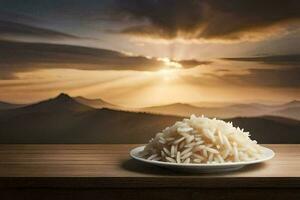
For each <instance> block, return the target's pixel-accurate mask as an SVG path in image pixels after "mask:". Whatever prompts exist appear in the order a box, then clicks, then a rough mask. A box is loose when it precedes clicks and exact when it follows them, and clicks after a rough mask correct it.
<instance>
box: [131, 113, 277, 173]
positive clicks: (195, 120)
mask: <svg viewBox="0 0 300 200" xmlns="http://www.w3.org/2000/svg"><path fill="white" fill-rule="evenodd" d="M130 155H131V157H132V158H133V159H136V160H138V161H142V162H145V163H149V164H154V165H158V166H161V167H167V168H172V169H177V170H183V171H186V170H188V171H190V170H193V171H194V170H196V171H199V172H216V171H232V170H237V169H240V168H242V167H244V166H246V165H250V164H255V163H260V162H264V161H267V160H270V159H272V158H273V157H274V155H275V153H274V152H273V151H272V150H271V149H268V148H266V147H263V146H261V145H259V144H257V141H255V140H251V139H250V134H249V132H246V131H244V130H243V129H241V128H239V127H234V126H233V124H232V122H225V121H223V120H218V119H215V118H214V119H210V118H207V117H204V116H201V117H197V116H195V115H191V117H190V118H186V119H183V120H182V121H178V122H176V123H175V124H174V125H172V126H170V127H166V128H165V129H164V130H162V131H161V132H159V133H157V134H156V136H155V137H154V138H152V139H150V141H149V143H148V144H146V145H144V146H140V147H137V148H134V149H132V150H131V152H130Z"/></svg>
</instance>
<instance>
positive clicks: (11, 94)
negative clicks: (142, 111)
mask: <svg viewBox="0 0 300 200" xmlns="http://www.w3.org/2000/svg"><path fill="white" fill-rule="evenodd" d="M299 10H300V2H299V1H297V0H285V1H282V0H272V1H271V0H264V1H260V0H243V1H240V0H230V1H228V0H186V1H180V0H163V1H161V0H160V1H158V0H89V1H84V0H43V1H39V0H27V1H21V0H0V100H1V101H7V102H13V103H31V102H36V101H40V100H43V99H47V98H50V97H54V96H56V95H58V94H59V93H60V92H65V93H68V94H70V95H71V96H84V97H87V98H102V99H104V100H106V101H109V102H111V103H114V104H118V105H122V106H127V107H145V106H153V105H162V104H170V103H177V102H181V103H197V102H239V103H240V102H263V103H278V102H287V101H291V100H295V99H300V65H299V64H300V34H299V33H300V12H299Z"/></svg>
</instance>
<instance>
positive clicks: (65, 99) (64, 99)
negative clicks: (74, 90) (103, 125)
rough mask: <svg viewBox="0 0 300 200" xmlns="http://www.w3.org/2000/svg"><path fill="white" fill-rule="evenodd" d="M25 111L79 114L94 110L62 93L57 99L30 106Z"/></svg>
mask: <svg viewBox="0 0 300 200" xmlns="http://www.w3.org/2000/svg"><path fill="white" fill-rule="evenodd" d="M23 110H26V111H43V112H78V111H88V110H92V108H91V107H89V106H86V105H83V104H81V103H79V102H77V101H76V100H74V99H73V98H72V97H70V96H69V95H68V94H66V93H60V94H59V95H58V96H56V97H55V98H52V99H48V100H44V101H41V102H39V103H36V104H32V105H29V106H27V107H24V109H23Z"/></svg>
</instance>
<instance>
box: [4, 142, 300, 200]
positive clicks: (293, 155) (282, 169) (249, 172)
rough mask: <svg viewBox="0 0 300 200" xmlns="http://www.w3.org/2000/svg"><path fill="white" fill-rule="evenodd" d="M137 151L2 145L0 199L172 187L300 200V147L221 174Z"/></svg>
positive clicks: (277, 149)
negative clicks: (166, 164)
mask: <svg viewBox="0 0 300 200" xmlns="http://www.w3.org/2000/svg"><path fill="white" fill-rule="evenodd" d="M136 146H139V145H128V144H122V145H120V144H117V145H103V144H101V145H100V144H99V145H97V144H94V145H56V144H55V145H0V194H2V195H6V196H10V195H20V194H21V193H22V192H21V191H23V192H24V194H23V195H26V194H27V192H28V191H30V190H35V191H36V192H41V193H43V191H44V192H49V195H50V196H51V194H55V193H52V192H51V191H52V190H56V189H57V188H60V189H63V190H65V191H74V192H75V191H77V190H78V189H80V190H82V191H86V190H93V189H96V190H97V191H98V192H99V191H102V193H103V194H109V192H108V191H112V190H121V191H123V193H124V194H125V193H128V195H132V193H133V189H134V190H136V189H137V188H141V190H142V191H144V192H145V193H144V194H146V192H147V191H148V192H150V193H151V194H156V193H157V191H162V192H165V193H166V192H167V191H168V190H165V189H164V188H169V191H170V192H171V191H172V193H173V194H176V192H175V191H174V190H176V191H177V193H178V191H181V190H182V191H183V193H185V192H186V191H189V190H193V191H194V192H192V194H194V195H195V196H199V198H200V197H202V195H203V194H202V193H199V191H202V190H207V189H209V190H212V191H213V190H234V191H235V192H236V194H239V193H240V192H241V191H244V190H246V189H247V188H248V189H249V190H246V191H256V192H257V194H267V193H268V192H269V194H270V195H271V196H274V194H275V193H278V195H279V196H280V194H281V195H283V194H285V195H289V196H293V197H300V194H299V189H300V145H299V144H294V145H290V144H288V145H286V144H276V145H272V144H271V145H265V146H266V147H268V148H271V149H273V150H274V151H275V153H276V156H275V157H274V158H273V159H272V160H270V161H268V162H266V163H263V164H256V165H251V166H248V167H245V168H243V169H242V170H240V171H236V172H227V173H217V174H187V173H178V172H173V171H170V170H167V169H163V168H159V167H156V166H151V165H146V164H143V163H140V162H137V161H134V160H132V159H130V157H129V154H128V153H129V151H130V149H132V148H134V147H136ZM51 188H52V189H51ZM149 188H151V189H152V190H153V189H156V190H155V192H154V191H151V190H149ZM20 189H22V190H20ZM24 189H25V190H24ZM100 189H101V190H100ZM260 190H265V193H264V192H262V191H260ZM16 191H19V192H18V193H16ZM197 191H198V193H199V194H198V193H197ZM272 191H273V192H272ZM280 191H281V192H280ZM94 192H95V191H94ZM195 192H196V193H195ZM75 193H76V192H75ZM92 193H93V192H92ZM230 193H232V195H236V194H235V193H234V192H233V191H232V192H230ZM28 194H29V193H28ZM212 194H214V192H212V193H207V195H212ZM95 195H96V194H95ZM114 195H115V196H118V195H117V194H114ZM157 195H159V192H158V193H157ZM178 195H182V194H179V193H178ZM278 195H277V196H278ZM78 196H80V195H78ZM96 196H97V195H96ZM0 197H1V195H0ZM173 197H174V196H173ZM49 199H50V198H49ZM66 199H67V198H66ZM272 199H276V198H272ZM291 199H293V198H291Z"/></svg>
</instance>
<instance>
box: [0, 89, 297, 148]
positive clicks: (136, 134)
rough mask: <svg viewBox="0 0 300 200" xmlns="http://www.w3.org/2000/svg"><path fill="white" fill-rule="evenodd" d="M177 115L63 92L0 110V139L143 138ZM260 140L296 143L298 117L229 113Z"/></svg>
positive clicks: (115, 140)
mask: <svg viewBox="0 0 300 200" xmlns="http://www.w3.org/2000/svg"><path fill="white" fill-rule="evenodd" d="M181 119H182V117H176V116H170V115H158V114H149V113H143V112H129V111H118V110H113V109H107V108H103V109H94V108H91V107H89V106H86V105H83V104H81V103H78V102H77V101H76V100H75V99H73V98H71V97H70V96H68V95H66V94H60V95H59V96H58V97H56V98H53V99H49V100H46V101H42V102H39V103H37V104H33V105H30V106H26V107H23V108H16V109H12V110H5V111H4V110H3V111H0V143H146V142H147V141H148V140H149V139H150V138H151V137H153V136H154V135H155V134H156V133H157V132H159V131H160V130H162V129H163V128H165V127H167V126H170V125H172V124H173V123H174V122H175V121H178V120H181ZM228 120H230V121H233V123H234V124H235V125H238V126H240V127H242V128H245V130H249V131H250V132H251V134H252V138H254V139H257V140H258V142H260V143H300V135H299V132H300V122H299V121H297V120H290V119H286V118H281V117H248V118H244V117H243V118H232V119H228Z"/></svg>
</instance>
